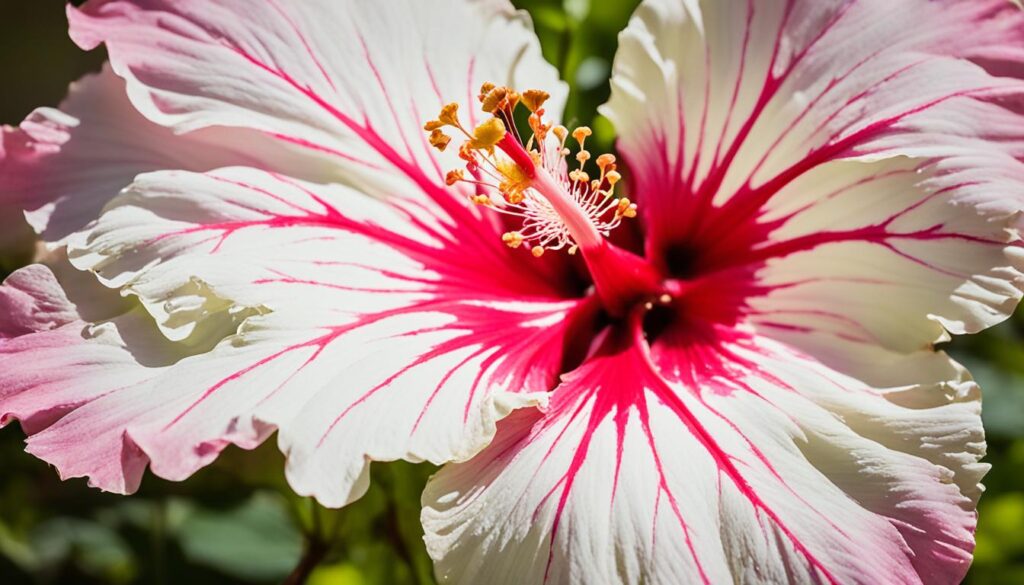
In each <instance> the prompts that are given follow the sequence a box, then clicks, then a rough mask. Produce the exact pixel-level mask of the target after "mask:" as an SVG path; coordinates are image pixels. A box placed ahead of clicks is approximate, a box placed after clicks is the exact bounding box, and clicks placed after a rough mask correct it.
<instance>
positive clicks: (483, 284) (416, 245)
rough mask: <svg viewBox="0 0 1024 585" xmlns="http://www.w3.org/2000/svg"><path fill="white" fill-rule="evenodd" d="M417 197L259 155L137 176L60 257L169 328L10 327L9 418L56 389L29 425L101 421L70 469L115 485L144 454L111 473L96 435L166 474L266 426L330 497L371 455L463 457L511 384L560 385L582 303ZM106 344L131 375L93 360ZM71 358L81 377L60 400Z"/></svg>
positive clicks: (353, 493)
mask: <svg viewBox="0 0 1024 585" xmlns="http://www.w3.org/2000/svg"><path fill="white" fill-rule="evenodd" d="M409 205H410V207H409V208H406V207H399V206H396V205H391V204H387V203H384V202H380V201H377V200H374V199H370V198H367V197H360V196H358V194H357V193H355V192H353V191H352V190H351V189H349V188H346V187H341V186H318V185H313V184H310V183H303V182H300V181H296V180H292V179H287V178H284V177H281V176H278V175H273V174H270V173H263V172H258V171H254V170H252V169H238V168H236V169H225V170H220V171H216V172H211V173H207V174H196V173H187V172H181V171H170V172H163V173H154V174H150V175H145V176H142V177H140V178H139V180H138V181H137V182H136V183H135V184H134V185H133V186H132V187H131V188H130V189H128V190H126V191H125V193H124V194H122V195H121V196H119V197H118V198H117V199H116V200H115V201H114V202H112V203H111V204H110V206H109V207H108V210H107V212H106V213H105V214H104V215H103V216H102V217H101V219H100V220H99V221H98V222H97V223H96V224H95V225H94V226H93V227H92V228H91V229H89V230H87V231H85V232H83V233H81V234H79V235H76V236H75V237H74V238H72V245H71V247H70V256H71V258H72V261H73V262H75V263H76V264H77V265H78V266H79V267H80V268H83V269H85V268H87V269H90V270H94V271H96V272H97V273H98V274H99V276H100V278H101V280H102V281H104V282H105V283H107V284H110V285H113V286H116V287H120V288H121V290H122V291H123V292H125V294H130V295H132V296H137V297H138V298H139V299H140V300H141V302H142V304H143V305H144V306H145V308H146V309H147V310H148V312H149V313H150V314H151V315H152V316H154V317H156V318H157V324H158V325H159V326H160V328H161V329H162V330H163V331H164V333H165V334H166V336H167V337H168V338H169V340H173V342H177V343H172V342H171V341H169V340H166V341H163V342H160V341H158V340H156V339H150V338H149V337H146V336H145V335H143V334H142V333H138V334H135V329H128V332H129V333H131V334H132V335H131V336H125V335H121V336H116V335H115V333H116V334H121V333H122V330H121V322H122V320H123V319H122V318H120V317H119V318H115V320H114V321H113V322H110V323H104V324H100V325H96V326H89V327H85V331H86V333H87V334H86V335H81V334H79V331H80V330H81V329H82V325H83V324H81V323H79V325H78V329H75V330H72V331H63V334H65V335H67V337H66V338H64V339H63V340H62V341H61V344H65V345H70V346H71V347H72V348H73V351H68V352H66V354H62V353H61V352H60V351H58V350H57V348H56V344H54V345H53V346H50V345H45V346H42V347H40V346H38V345H37V344H39V343H44V340H43V339H42V338H41V337H39V336H38V335H28V336H24V337H19V338H16V339H15V340H13V341H12V342H11V343H10V344H7V345H4V346H2V348H3V350H4V351H5V352H6V353H8V354H9V357H8V360H7V361H8V363H9V364H10V365H9V367H8V372H7V373H6V376H7V377H6V378H5V379H4V380H3V381H2V383H0V389H2V391H3V393H4V394H3V397H4V398H3V400H2V401H0V405H2V407H3V409H4V411H5V412H7V413H9V415H10V416H13V417H16V418H20V417H22V416H26V415H27V414H26V412H25V411H23V410H19V409H16V408H14V407H13V406H9V405H10V404H15V405H17V404H21V403H22V402H23V401H26V400H27V401H30V402H31V403H32V404H33V405H35V406H34V407H33V408H34V409H35V411H45V410H46V409H47V408H48V406H47V405H49V404H53V403H51V402H50V401H51V398H52V397H56V398H54V399H55V400H60V401H61V402H60V404H65V405H66V406H65V407H63V410H61V411H60V414H61V416H60V417H57V418H59V420H57V418H54V419H53V420H50V419H47V420H46V422H47V423H48V424H40V425H36V426H34V427H33V431H34V432H38V433H39V434H40V436H43V437H46V438H47V441H50V440H52V441H57V443H52V444H54V445H57V446H55V447H53V450H52V452H54V453H57V452H61V453H65V452H66V451H67V446H68V444H69V443H67V442H66V441H64V440H63V439H62V437H64V436H65V435H63V434H62V433H64V432H65V431H67V432H72V431H74V429H78V428H84V427H85V426H87V425H95V426H96V428H101V429H103V430H104V433H103V434H102V435H101V436H99V437H97V439H96V440H95V441H90V442H81V443H79V444H78V449H77V450H76V451H80V452H79V453H78V455H79V457H78V458H77V460H78V461H79V462H80V463H76V464H75V465H74V466H73V467H72V468H73V469H74V472H73V473H74V474H76V475H77V474H82V473H85V474H88V475H91V476H92V479H93V481H94V482H95V483H97V484H99V485H101V486H102V487H104V488H105V489H113V490H122V491H123V490H130V489H132V487H133V486H134V485H137V483H138V479H139V474H141V471H142V467H141V466H138V465H135V466H133V467H132V469H131V470H125V471H124V473H125V474H126V475H128V476H129V477H127V478H126V479H124V480H121V481H115V482H113V483H104V482H107V481H108V480H110V477H111V476H110V474H109V473H108V472H109V471H110V470H111V469H112V468H111V467H110V464H109V463H108V464H106V465H105V466H104V467H103V468H102V469H99V468H98V467H97V468H94V469H91V471H90V469H89V466H91V465H96V462H98V461H101V460H103V457H104V456H105V455H102V454H103V453H109V452H111V451H114V450H118V449H129V450H134V451H132V452H133V453H136V454H137V455H138V457H139V458H141V459H140V460H141V461H142V462H143V463H145V462H146V461H148V462H149V465H150V467H151V468H152V469H153V471H154V472H155V473H156V474H157V475H160V476H161V477H165V478H170V479H183V478H185V477H187V476H188V475H190V474H191V473H193V472H194V471H195V470H196V469H198V468H200V467H201V466H203V465H205V464H208V463H209V462H211V461H212V460H213V459H214V458H215V457H216V456H217V454H218V453H219V452H220V451H221V450H222V449H223V448H224V447H226V446H227V445H228V444H232V443H233V444H237V445H240V446H242V447H246V448H252V447H254V446H255V445H257V444H259V443H260V442H261V441H262V440H264V439H265V438H266V437H267V436H269V434H270V433H272V432H273V430H274V429H279V430H280V435H279V443H280V445H281V447H282V449H283V450H284V451H285V452H286V453H287V455H288V457H289V462H288V476H289V479H290V481H291V483H292V485H293V487H294V488H295V489H296V491H298V492H300V493H303V494H312V495H315V496H316V497H317V498H318V499H319V500H320V501H321V502H323V503H325V504H327V505H332V506H341V505H344V504H346V503H348V502H350V501H352V500H353V499H355V498H357V497H358V496H360V495H361V494H362V492H363V491H364V490H365V488H366V479H367V470H368V461H370V460H393V459H398V458H406V459H409V460H413V461H421V460H429V461H432V462H435V463H442V462H444V461H449V460H452V459H461V458H465V457H468V456H469V455H471V454H472V453H473V452H475V451H476V450H478V449H479V448H481V447H482V446H483V445H484V444H486V442H487V440H488V439H489V437H490V436H491V435H492V434H493V430H494V423H495V420H496V419H497V418H499V417H500V416H503V415H504V414H505V413H507V412H508V410H509V409H511V408H513V407H514V406H516V405H519V404H533V403H536V401H537V400H538V398H537V397H533V396H530V395H528V394H519V395H517V396H503V395H502V393H505V392H516V393H523V392H529V391H544V390H547V389H548V388H550V387H551V385H552V384H553V380H554V376H555V374H556V373H557V371H558V368H559V367H560V365H561V361H562V351H563V340H564V336H565V331H566V329H567V327H569V323H570V319H568V317H569V316H570V314H571V313H572V311H574V310H575V309H576V308H577V306H579V305H581V303H580V302H578V301H566V300H562V298H560V297H559V295H558V294H557V290H555V289H552V288H551V286H550V283H547V281H546V279H545V275H544V272H543V271H542V270H541V269H539V268H538V269H537V270H536V271H534V270H525V271H524V270H522V269H519V270H514V269H515V268H517V267H519V265H518V264H515V263H513V262H512V261H511V260H509V259H508V258H509V255H508V254H507V253H506V252H505V251H504V250H502V249H501V246H502V244H501V242H500V240H499V239H498V238H496V237H495V234H493V233H488V234H487V237H484V234H482V233H481V232H480V231H479V230H481V229H483V228H485V227H486V224H482V223H481V224H472V225H470V226H468V227H467V226H459V225H457V224H456V223H454V222H453V221H452V220H451V219H450V218H447V219H444V218H437V217H431V216H429V215H426V214H422V216H421V217H420V219H421V221H419V220H415V219H413V216H411V215H410V214H412V213H416V212H418V211H419V208H418V207H417V206H415V205H414V204H409ZM466 209H467V210H468V208H466ZM342 211H343V212H344V213H342ZM488 242H490V243H489V244H488ZM496 252H500V253H501V254H503V256H499V255H495V254H496ZM502 258H505V259H504V260H502ZM484 266H486V267H487V270H486V271H485V270H484V268H483V267H484ZM516 290H520V291H521V290H529V291H533V292H534V294H535V296H534V297H533V298H532V299H530V298H523V297H522V295H520V294H514V292H513V291H516ZM507 298H516V299H521V300H518V301H517V302H507V301H506V300H504V299H507ZM140 314H141V309H140V310H137V311H135V312H134V313H133V314H132V319H138V318H141V315H140ZM143 321H145V319H143ZM239 322H241V323H242V324H241V325H240V326H239V324H238V323H239ZM131 323H132V324H133V325H132V326H133V327H134V323H135V321H132V322H131ZM125 327H128V325H125ZM93 329H99V330H102V331H105V332H108V333H107V335H108V336H110V338H111V339H112V341H110V342H109V343H99V342H97V340H95V339H92V337H94V336H93V335H92V334H91V333H88V332H90V331H92V330H93ZM236 329H237V333H235V330H236ZM73 334H75V335H77V336H78V337H77V338H76V337H75V335H73ZM145 334H146V335H149V336H153V335H157V334H156V331H155V330H154V328H153V327H152V326H150V328H149V329H148V330H146V331H145ZM157 337H158V338H159V337H161V336H159V335H157ZM104 339H107V338H106V337H104ZM218 340H219V341H220V342H219V343H217V345H216V347H213V349H212V350H210V351H208V352H205V353H201V352H200V351H197V348H202V347H209V346H210V345H212V343H216V342H217V341H218ZM211 342H212V343H211ZM134 343H140V344H142V346H143V347H146V346H147V344H156V345H157V346H160V347H164V346H168V345H169V346H171V347H172V348H175V351H174V352H170V353H169V354H168V355H169V356H173V358H171V359H170V360H169V361H167V360H166V359H164V360H161V359H158V358H159V356H157V357H147V358H146V359H142V358H138V359H136V356H135V355H134V353H133V352H134V351H135V346H134ZM37 355H38V356H39V358H38V359H36V357H35V356H37ZM29 358H31V359H29ZM62 360H64V361H62ZM105 360H114V361H112V363H117V364H122V365H123V367H124V368H125V370H127V373H126V372H122V371H121V369H120V367H119V368H113V367H112V368H111V369H110V372H111V376H110V377H104V376H103V368H102V365H103V363H104V361H105ZM133 360H134V361H133ZM37 362H38V363H45V365H46V369H45V370H37V369H35V368H36V366H35V364H36V363H37ZM76 372H81V376H82V379H83V380H85V381H87V383H88V388H89V391H88V392H87V393H85V394H83V396H82V397H81V402H80V403H75V404H71V405H67V403H66V400H67V398H65V396H66V395H71V396H76V394H75V392H76V386H74V385H71V386H69V380H71V379H74V378H75V376H78V374H76ZM66 393H70V394H66ZM68 407H71V409H70V410H68ZM29 414H30V413H29ZM50 425H52V426H50ZM47 427H48V428H47ZM72 436H77V435H74V433H73V432H72ZM31 440H34V441H36V443H37V445H39V447H38V449H40V450H42V449H43V446H42V445H43V444H44V443H45V444H46V445H51V443H50V442H46V441H44V440H43V439H35V438H33V439H31ZM61 441H63V442H61ZM60 445H63V448H64V451H60ZM67 455H68V457H72V456H73V455H74V451H73V452H71V453H67ZM132 461H133V462H135V461H138V460H137V459H132ZM56 464H57V465H58V467H60V466H61V465H62V464H61V463H60V462H57V463H56ZM64 464H65V465H69V464H67V463H64Z"/></svg>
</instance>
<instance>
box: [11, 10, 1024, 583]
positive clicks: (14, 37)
mask: <svg viewBox="0 0 1024 585" xmlns="http://www.w3.org/2000/svg"><path fill="white" fill-rule="evenodd" d="M637 1H638V0H622V1H600V2H599V1H596V0H563V1H560V0H518V1H517V2H516V3H517V4H518V5H519V6H520V7H522V8H525V9H527V10H529V12H530V14H531V15H532V17H533V21H534V24H535V26H536V28H537V32H538V34H539V36H540V38H541V41H542V44H543V47H544V54H545V56H546V57H547V58H548V60H549V61H550V62H552V63H554V64H556V65H557V66H558V67H559V68H560V70H561V71H562V72H563V78H564V79H565V80H566V81H567V82H568V83H569V84H570V85H571V87H572V93H571V97H570V99H569V103H568V106H567V110H566V115H565V118H564V120H563V122H565V123H566V124H570V125H571V124H589V125H590V126H591V127H592V128H593V129H594V130H595V135H594V137H593V139H592V144H594V147H595V149H596V150H598V151H608V150H611V149H612V144H613V139H614V129H613V128H612V127H611V126H610V124H609V123H608V121H607V120H605V119H604V118H601V117H600V116H598V115H597V107H598V106H599V105H600V104H601V103H603V102H604V101H605V100H606V99H607V97H608V85H607V78H608V75H609V72H610V70H611V66H612V59H613V57H614V54H615V49H616V42H615V39H616V35H617V34H618V32H619V31H620V30H622V28H623V27H624V26H625V24H626V22H627V20H628V18H629V15H630V14H631V13H632V10H633V8H634V7H635V6H636V4H637ZM18 4H19V6H22V7H23V8H21V9H19V10H21V11H22V12H25V11H27V12H28V13H29V14H30V15H31V16H30V17H29V18H27V19H25V23H26V24H27V26H22V27H18V26H13V27H9V29H10V30H8V32H7V33H5V35H3V39H4V42H7V43H11V46H12V47H22V46H25V45H27V44H29V43H37V44H38V45H39V46H43V45H44V44H45V45H46V46H48V47H51V48H52V50H51V51H49V52H43V51H28V52H26V51H15V50H13V49H12V50H10V51H3V50H0V71H4V72H5V74H7V73H12V74H13V75H15V77H16V78H17V75H18V72H19V71H22V70H23V69H24V70H25V73H26V74H25V75H24V79H23V80H21V81H24V83H22V82H21V81H18V80H17V79H16V80H15V81H14V82H12V83H10V87H18V88H25V87H29V88H34V89H30V90H29V91H24V90H22V91H18V92H14V93H16V94H17V95H18V98H19V99H18V100H7V101H5V103H4V104H2V105H0V122H6V123H14V122H17V121H18V120H19V119H20V118H21V117H23V116H24V115H25V114H26V113H27V112H28V108H29V107H30V106H32V105H37V104H38V105H42V104H49V105H53V104H56V102H57V101H59V99H60V94H61V93H62V92H63V89H62V88H63V87H64V85H65V84H66V82H67V81H68V80H70V79H73V78H74V77H76V76H77V75H78V74H80V73H81V72H82V71H83V67H94V66H95V65H96V63H97V58H96V56H95V55H92V56H89V57H88V58H83V57H82V55H81V54H80V53H79V52H78V51H77V50H76V49H74V47H72V46H71V44H70V43H68V42H67V41H66V40H65V37H64V35H65V33H64V30H63V16H62V12H61V6H60V4H61V3H60V2H53V3H47V2H39V3H18ZM12 5H13V4H12ZM27 7H34V8H27ZM33 10H34V11H35V12H33ZM15 16H17V15H15ZM22 16H24V15H22ZM26 54H27V55H29V56H33V55H34V57H33V58H37V59H41V58H43V56H45V58H46V62H45V65H46V66H45V67H42V66H41V65H43V62H41V61H40V62H38V63H35V64H34V65H33V64H32V63H31V62H30V61H26V60H24V59H23V57H24V56H25V55H26ZM8 56H10V58H9V57H8ZM9 81H10V79H9ZM19 254H20V256H19ZM24 259H25V253H24V251H18V252H17V253H16V254H14V253H12V251H8V250H3V251H0V270H9V269H11V268H13V267H14V266H16V265H17V264H18V263H19V262H24ZM951 352H952V353H953V354H954V355H955V356H956V357H957V358H958V359H960V360H962V361H963V362H964V363H965V364H967V365H968V366H969V367H970V369H971V371H972V372H974V373H975V375H976V376H977V379H978V380H979V382H980V383H981V384H982V387H983V388H984V389H985V410H984V417H985V423H986V428H987V429H988V433H989V457H988V462H989V463H991V464H992V466H993V470H992V472H991V473H990V474H989V475H988V477H987V479H986V483H987V485H988V492H987V493H986V495H985V496H984V497H983V499H982V502H981V506H980V516H981V522H980V527H979V531H978V548H977V557H976V562H975V566H974V568H973V569H972V572H971V574H970V576H969V578H968V582H969V583H972V584H975V585H1010V584H1015V583H1024V491H1022V490H1024V424H1022V420H1024V318H1017V319H1014V320H1013V321H1011V322H1009V323H1006V324H1004V325H1002V326H1000V327H997V328H995V329H993V330H991V331H989V332H986V333H985V334H982V335H978V336H972V337H969V338H964V339H958V340H956V341H955V342H954V343H953V344H951ZM21 440H22V434H21V432H20V430H19V429H18V428H17V427H16V426H15V427H12V428H8V429H4V430H2V431H0V461H3V467H4V472H3V474H2V475H0V583H19V584H20V583H35V584H40V585H51V584H63V583H73V584H75V585H90V584H100V583H102V584H112V585H121V584H128V583H145V584H155V585H161V584H171V583H191V584H196V585H202V584H217V585H232V584H249V583H251V584H261V583H278V582H281V581H282V579H285V578H286V577H287V575H288V574H289V573H291V572H292V570H293V569H294V568H295V567H296V566H297V565H298V564H299V561H300V559H302V558H311V557H315V558H316V561H317V566H316V568H315V569H313V570H312V573H311V575H310V576H309V580H308V583H309V584H310V585H379V584H388V585H392V584H394V585H401V584H427V583H432V582H433V580H432V576H431V574H432V573H431V564H430V560H429V558H428V557H427V555H426V551H425V550H424V547H423V545H422V531H421V528H420V525H419V509H420V504H419V502H420V492H421V490H422V487H423V485H424V483H425V482H426V479H427V477H428V476H429V475H430V474H431V473H432V472H433V469H432V468H430V467H429V466H426V465H412V464H408V463H401V462H399V463H388V464H383V463H381V464H375V465H374V467H373V482H372V486H371V488H370V490H369V492H368V493H367V494H366V496H365V497H364V498H362V499H361V500H359V501H358V502H357V503H355V504H354V505H352V506H350V507H348V508H346V509H344V510H341V511H338V510H326V509H323V508H321V507H319V506H316V505H314V504H313V503H312V502H310V501H309V500H308V499H304V498H299V497H298V496H296V495H294V494H293V493H292V492H291V491H290V489H289V488H288V486H287V484H286V482H285V480H284V474H283V471H282V470H283V466H284V462H283V460H282V458H281V456H280V454H279V453H278V452H277V450H276V447H275V446H274V445H273V443H274V441H273V440H271V441H268V444H266V445H264V446H263V447H261V448H260V449H257V450H256V451H254V452H242V451H239V450H236V449H229V450H228V451H227V452H225V453H224V455H223V456H222V457H221V458H220V459H219V460H218V461H217V462H216V463H215V464H214V465H212V466H211V467H209V468H207V469H204V470H202V471H201V472H199V473H198V474H196V476H195V477H193V478H192V479H190V480H188V481H186V482H183V483H169V482H164V481H162V480H159V479H157V478H154V477H147V478H146V480H145V481H144V484H143V487H142V490H141V491H140V493H139V494H138V495H136V496H133V497H131V498H123V497H120V496H113V495H110V494H102V493H99V492H96V491H95V490H92V489H90V488H87V487H86V486H85V484H84V482H83V481H82V480H72V481H69V482H60V481H58V479H57V477H56V474H55V473H54V472H53V470H51V469H49V468H48V467H47V466H46V465H45V464H43V463H42V462H40V461H38V460H36V459H34V458H32V457H30V456H28V455H25V454H24V453H22V452H21Z"/></svg>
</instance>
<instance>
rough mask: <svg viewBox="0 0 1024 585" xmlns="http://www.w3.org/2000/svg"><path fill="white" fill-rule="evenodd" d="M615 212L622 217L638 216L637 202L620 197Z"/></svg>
mask: <svg viewBox="0 0 1024 585" xmlns="http://www.w3.org/2000/svg"><path fill="white" fill-rule="evenodd" d="M615 214H616V215H620V216H622V217H636V203H632V202H630V200H629V199H627V198H625V197H622V198H621V199H619V203H618V207H616V209H615Z"/></svg>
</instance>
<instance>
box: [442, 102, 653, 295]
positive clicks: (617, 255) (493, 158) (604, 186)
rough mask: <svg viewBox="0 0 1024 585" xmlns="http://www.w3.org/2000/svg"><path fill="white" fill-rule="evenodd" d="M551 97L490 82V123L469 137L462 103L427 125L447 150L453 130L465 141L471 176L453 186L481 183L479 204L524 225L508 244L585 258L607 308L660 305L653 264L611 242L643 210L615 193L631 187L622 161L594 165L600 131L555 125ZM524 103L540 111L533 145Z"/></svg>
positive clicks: (451, 178)
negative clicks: (644, 301) (594, 138)
mask: <svg viewBox="0 0 1024 585" xmlns="http://www.w3.org/2000/svg"><path fill="white" fill-rule="evenodd" d="M549 97H550V95H549V94H548V93H547V92H544V91H541V90H535V89H530V90H526V91H524V92H523V93H521V94H520V93H517V92H516V91H514V90H512V89H511V88H508V87H502V86H496V85H494V84H493V83H485V84H483V85H482V86H481V87H480V93H479V95H478V98H479V100H480V105H481V108H482V109H483V111H484V112H487V113H488V114H491V117H490V118H488V119H487V120H485V121H484V122H483V123H481V124H479V125H478V126H476V127H475V128H473V129H472V131H470V130H467V129H466V127H464V126H463V125H462V122H461V121H460V120H459V117H458V105H457V104H454V103H452V104H448V105H446V106H444V108H442V110H441V112H440V114H439V115H438V117H437V119H436V120H431V121H429V122H427V123H426V124H425V125H424V130H425V131H427V132H430V144H431V145H433V146H434V147H436V148H438V149H440V150H444V149H445V148H447V146H448V143H449V142H450V141H451V137H450V136H448V135H446V134H445V133H444V132H443V130H442V129H443V128H448V127H451V128H455V129H457V130H458V131H459V132H461V133H462V134H463V135H464V137H465V140H463V141H462V143H461V144H460V145H459V158H460V159H462V160H463V161H464V162H465V170H463V169H455V170H452V171H449V172H448V173H447V174H446V176H445V183H447V184H448V185H455V184H458V183H466V184H470V185H473V187H474V188H473V191H472V193H473V194H472V195H469V200H470V202H472V203H473V204H475V205H481V206H486V207H489V208H490V209H493V210H494V211H495V212H497V213H502V214H505V215H509V216H513V217H517V218H519V219H520V220H521V221H522V227H521V228H520V229H518V230H514V231H509V232H506V233H504V234H502V236H501V240H502V242H504V243H505V244H506V245H507V246H508V247H509V248H512V249H517V248H524V249H526V250H529V252H530V254H532V255H533V256H534V257H536V258H540V257H542V256H543V255H544V254H545V253H547V252H548V251H549V250H552V251H553V250H563V249H564V250H566V251H567V253H568V254H576V253H577V252H582V253H583V257H584V260H585V262H586V264H587V267H588V270H589V271H590V274H591V276H592V278H593V281H594V285H595V288H596V289H597V293H598V295H599V296H600V297H601V299H602V303H603V305H604V307H605V309H606V310H607V311H608V312H609V313H610V314H612V315H622V314H624V311H625V308H626V307H627V306H628V303H630V302H633V301H635V300H636V299H637V298H643V297H648V298H652V297H653V295H657V294H660V293H661V291H662V290H663V289H662V287H661V284H660V277H659V276H658V274H657V273H656V271H655V270H654V268H653V267H652V266H651V265H650V263H648V262H647V261H646V260H644V259H643V258H641V257H639V256H636V255H635V254H632V253H630V252H627V251H625V250H622V249H620V248H617V247H615V246H613V245H612V244H610V243H609V242H608V241H607V239H606V238H607V237H608V236H609V234H610V233H611V231H612V230H613V229H615V228H616V227H618V226H619V225H620V224H621V223H622V221H623V220H625V219H630V218H634V217H636V215H637V206H636V204H635V203H633V202H632V201H630V200H629V199H627V198H625V197H622V196H619V195H616V194H615V187H616V185H617V184H618V183H619V182H620V181H621V180H622V176H621V175H620V174H619V172H618V170H617V169H616V161H615V156H613V155H611V154H601V155H599V156H597V157H596V158H594V157H593V155H592V154H591V153H590V151H588V150H587V149H586V140H587V138H588V137H590V136H591V135H593V132H592V131H591V129H590V128H587V127H586V126H581V127H579V128H575V129H573V130H572V131H571V132H570V131H569V129H567V128H566V127H565V126H562V125H552V124H551V123H549V122H547V121H545V119H544V114H545V112H544V104H545V102H546V101H547V100H548V99H549ZM520 104H522V105H523V106H525V107H526V109H527V110H529V111H530V115H529V117H528V124H529V127H530V132H531V134H530V135H529V137H528V139H527V140H525V141H524V140H523V139H522V136H521V135H520V134H519V129H518V128H517V127H516V124H515V109H516V107H518V106H519V105H520ZM569 136H572V137H573V139H574V140H576V142H577V143H578V145H579V151H578V153H577V154H576V156H575V160H576V163H577V164H575V165H573V166H574V167H575V168H572V169H570V168H569V164H568V162H567V158H568V156H569V154H570V150H569V149H568V148H567V147H566V145H565V143H566V140H567V139H568V137H569ZM592 161H593V164H596V166H597V170H598V172H597V176H596V177H593V178H592V177H591V175H590V173H589V172H588V171H587V165H588V164H590V163H591V162H592Z"/></svg>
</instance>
